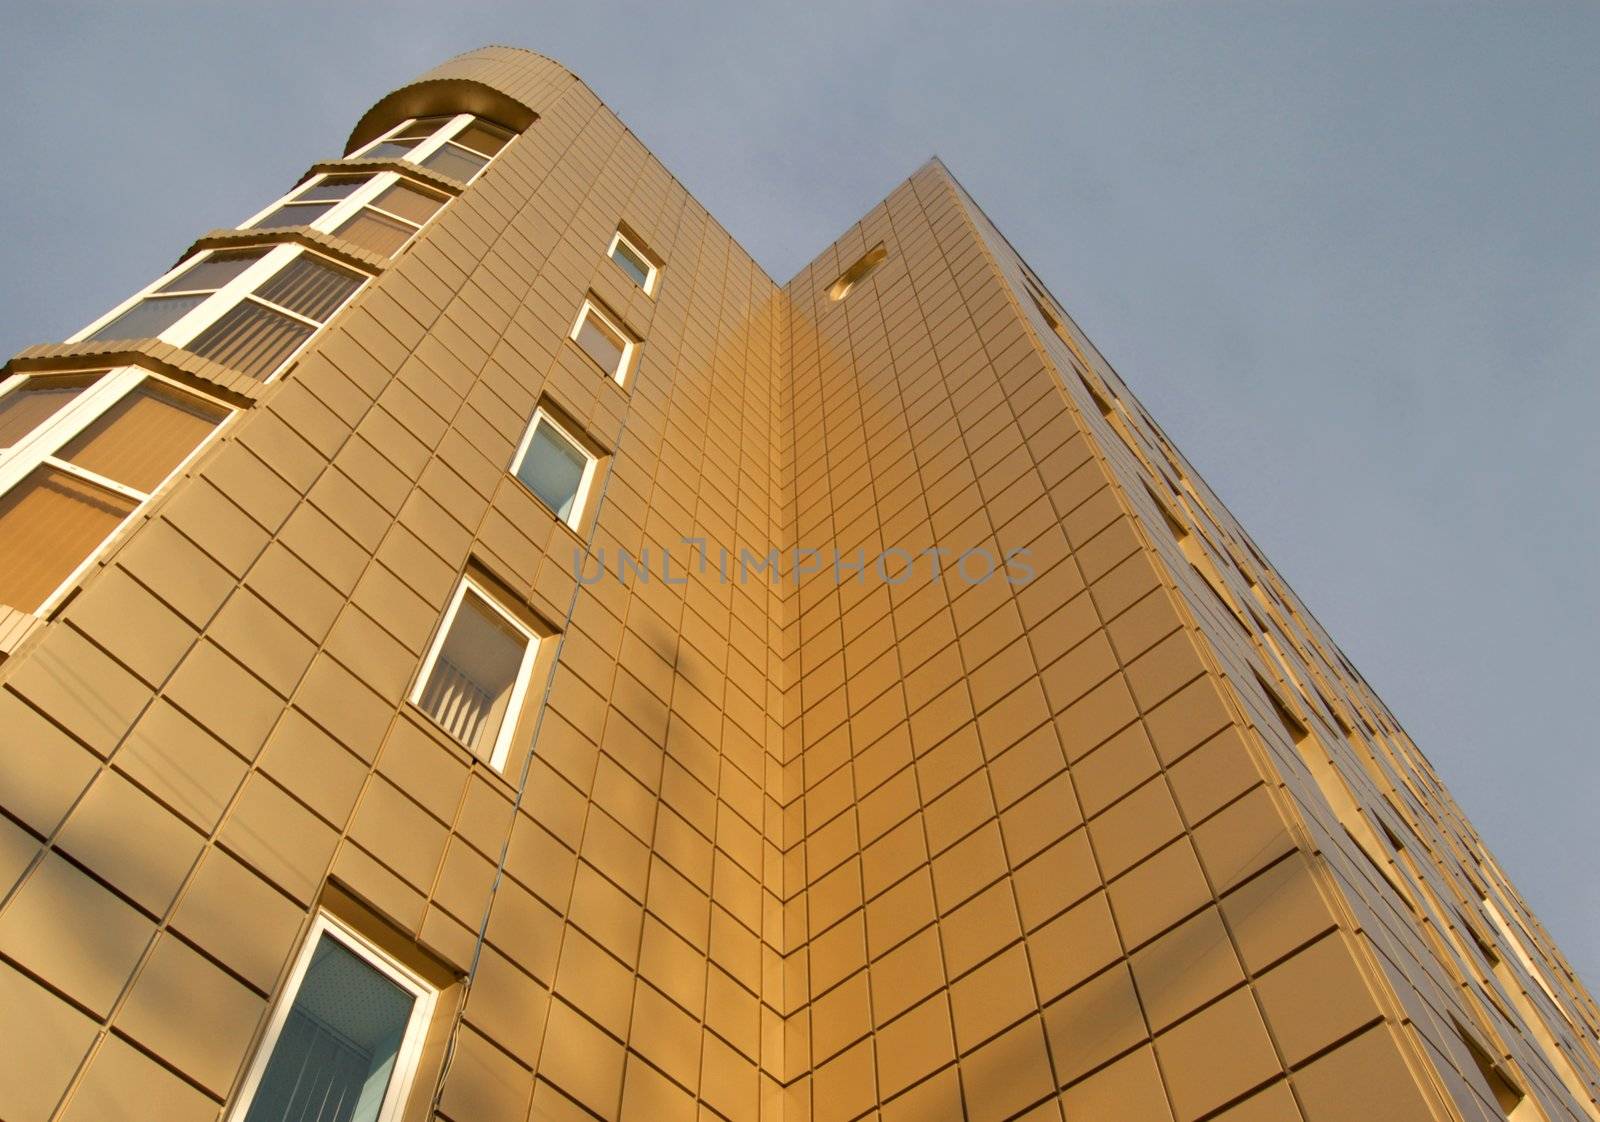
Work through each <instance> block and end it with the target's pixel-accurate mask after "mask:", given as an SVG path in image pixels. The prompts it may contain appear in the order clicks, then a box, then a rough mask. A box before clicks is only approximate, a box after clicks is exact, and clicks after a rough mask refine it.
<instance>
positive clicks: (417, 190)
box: [243, 171, 447, 257]
mask: <svg viewBox="0 0 1600 1122" xmlns="http://www.w3.org/2000/svg"><path fill="white" fill-rule="evenodd" d="M446 201H447V200H446V199H445V197H444V196H443V195H441V194H438V193H437V192H434V191H429V190H427V189H426V188H423V187H419V186H417V185H416V184H414V183H411V182H409V181H408V180H406V179H404V178H402V177H401V176H400V174H399V173H398V172H392V171H385V172H380V173H378V174H376V175H319V176H317V177H315V178H314V179H312V180H311V182H309V183H308V184H307V185H306V186H304V187H301V188H299V189H297V190H295V191H292V192H290V193H289V194H288V195H287V196H285V197H284V198H283V199H281V200H280V201H278V202H276V203H274V204H272V206H271V207H269V208H268V209H267V210H265V211H263V212H262V213H260V214H258V215H256V216H254V217H253V218H250V219H248V220H247V221H246V222H245V223H244V227H243V228H245V229H255V230H263V229H272V228H276V227H281V226H309V227H311V228H312V229H313V230H320V231H322V232H323V233H329V234H335V235H337V236H338V237H341V238H344V239H345V240H346V241H350V242H354V243H355V244H357V245H359V246H361V247H362V248H364V249H370V250H372V251H373V252H374V253H378V254H381V255H382V256H384V257H393V256H394V255H395V254H397V253H399V252H400V250H401V249H402V248H404V247H405V244H406V243H407V242H409V241H410V240H411V237H412V235H413V234H415V233H416V232H417V231H418V230H420V229H421V228H422V227H423V226H424V225H426V224H427V222H428V219H430V218H432V217H433V216H434V215H435V214H437V213H438V211H439V208H440V207H442V206H444V204H445V202H446Z"/></svg>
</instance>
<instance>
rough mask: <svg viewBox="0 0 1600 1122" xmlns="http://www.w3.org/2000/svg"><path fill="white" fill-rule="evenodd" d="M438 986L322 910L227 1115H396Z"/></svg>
mask: <svg viewBox="0 0 1600 1122" xmlns="http://www.w3.org/2000/svg"><path fill="white" fill-rule="evenodd" d="M435 997H436V992H435V990H434V989H433V987H432V986H430V985H428V983H427V982H425V981H423V980H422V979H421V978H419V977H417V976H416V975H415V974H413V973H412V972H411V971H409V970H407V969H406V968H405V967H403V966H401V965H400V964H399V963H397V962H395V961H394V960H392V959H391V958H389V956H387V955H385V954H383V953H382V952H381V951H379V950H378V949H377V948H376V947H374V946H372V944H370V943H368V942H367V941H366V940H365V939H363V938H361V937H360V936H359V935H357V934H355V933H354V932H353V931H351V930H349V929H348V928H346V927H345V926H344V925H343V924H340V923H339V922H337V921H336V920H334V919H333V918H332V917H330V916H328V915H326V914H323V915H319V916H318V917H317V918H316V920H315V922H313V924H312V926H311V934H310V936H309V937H308V938H307V939H306V945H305V948H304V949H303V950H302V951H301V953H300V957H299V959H298V960H296V962H295V965H294V970H293V971H292V972H291V973H290V975H289V982H288V985H287V986H286V987H285V990H284V995H283V997H282V998H281V999H280V1001H279V1004H278V1007H277V1008H276V1009H275V1010H274V1011H273V1014H272V1018H271V1020H270V1021H269V1022H268V1023H267V1032H266V1037H265V1040H264V1043H263V1045H262V1048H261V1052H260V1053H259V1054H258V1056H257V1058H256V1062H255V1064H254V1065H253V1066H252V1068H251V1070H250V1073H249V1075H248V1076H247V1077H246V1078H245V1083H244V1087H243V1089H242V1091H241V1093H240V1096H239V1104H238V1106H237V1107H235V1109H234V1111H233V1113H232V1115H230V1116H229V1117H230V1122H397V1120H398V1119H399V1118H400V1115H401V1111H402V1109H403V1108H404V1105H405V1099H406V1094H407V1092H408V1091H409V1090H410V1087H411V1082H412V1078H413V1076H414V1075H415V1074H416V1070H417V1063H418V1060H419V1059H420V1058H421V1055H422V1045H423V1040H424V1038H425V1037H426V1035H427V1030H428V1023H429V1020H430V1019H431V1017H432V1014H433V1006H434V999H435Z"/></svg>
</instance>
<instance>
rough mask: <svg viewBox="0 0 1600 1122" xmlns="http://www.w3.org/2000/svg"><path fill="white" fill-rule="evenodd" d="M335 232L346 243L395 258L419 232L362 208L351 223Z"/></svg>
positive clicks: (383, 215) (351, 219) (395, 219)
mask: <svg viewBox="0 0 1600 1122" xmlns="http://www.w3.org/2000/svg"><path fill="white" fill-rule="evenodd" d="M334 232H335V233H336V234H338V235H339V236H340V237H341V238H344V239H345V240H346V241H351V242H355V243H356V245H359V246H362V247H363V248H365V249H370V250H372V251H373V252H374V253H381V254H383V256H385V257H393V256H394V255H395V254H396V253H399V252H400V247H401V246H403V245H405V244H406V242H407V241H408V240H409V239H410V237H411V235H412V234H415V233H416V232H417V228H416V227H415V226H410V225H407V224H406V223H404V222H402V221H400V220H399V219H398V218H390V217H389V216H388V215H387V214H379V213H378V212H377V211H374V210H369V209H367V208H366V207H362V208H361V209H360V210H358V211H357V212H356V213H355V214H354V215H353V216H351V218H350V221H348V222H346V223H345V224H344V225H343V226H340V227H339V228H338V229H337V230H336V231H334Z"/></svg>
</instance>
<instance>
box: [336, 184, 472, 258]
mask: <svg viewBox="0 0 1600 1122" xmlns="http://www.w3.org/2000/svg"><path fill="white" fill-rule="evenodd" d="M444 203H445V199H444V196H442V195H436V194H434V193H433V192H432V191H424V190H423V189H422V188H420V187H415V186H413V185H411V184H410V183H406V182H404V181H403V180H398V179H397V180H396V181H395V182H393V183H391V184H389V185H388V186H387V187H385V188H383V190H382V191H380V192H379V193H378V194H377V195H376V196H374V197H373V199H372V201H371V202H370V203H367V204H366V205H365V206H363V207H362V208H361V209H360V210H359V211H357V212H356V213H355V214H354V215H352V216H351V217H350V218H349V219H347V220H346V221H344V222H343V223H341V224H340V225H339V226H338V228H337V229H335V230H334V233H335V234H337V235H338V236H339V237H341V238H344V239H345V240H346V241H352V242H355V243H356V244H357V245H359V246H362V247H363V248H365V249H370V250H372V251H373V252H375V253H381V254H382V255H383V256H385V257H393V256H394V255H395V254H397V253H399V252H400V250H401V248H402V247H403V246H404V245H405V244H406V243H407V242H408V241H410V240H411V236H412V235H413V234H415V233H416V232H417V231H418V230H420V229H422V227H423V226H425V225H426V224H427V222H428V219H430V218H432V217H433V216H434V215H435V214H437V213H438V211H439V208H440V207H442V206H443V205H444Z"/></svg>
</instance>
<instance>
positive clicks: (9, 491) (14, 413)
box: [0, 367, 232, 612]
mask: <svg viewBox="0 0 1600 1122" xmlns="http://www.w3.org/2000/svg"><path fill="white" fill-rule="evenodd" d="M231 415H232V410H230V409H229V408H227V407H226V406H224V405H222V404H221V403H219V402H216V401H212V400H211V399H209V398H206V397H202V396H200V395H199V394H195V393H192V392H190V391H188V390H184V389H180V388H178V387H177V386H175V385H173V384H172V383H169V382H167V381H165V380H163V379H161V378H158V377H156V376H155V375H152V374H148V373H146V372H145V371H143V370H139V369H137V368H134V367H126V368H123V369H120V370H112V371H97V372H92V373H85V374H64V375H62V374H51V375H45V374H36V375H31V376H28V377H26V378H21V379H17V380H16V381H15V383H14V384H12V385H10V386H8V387H7V388H6V389H5V390H4V392H0V604H4V605H6V606H8V607H11V608H15V609H16V610H18V611H22V612H41V611H44V610H46V609H48V608H49V607H51V606H53V604H54V603H55V601H56V600H57V599H59V597H60V595H61V594H62V593H63V592H65V591H66V589H67V588H68V587H69V586H70V585H71V582H72V580H73V579H74V578H75V577H76V576H77V575H78V574H79V573H80V572H81V571H82V570H83V569H84V568H85V567H86V566H87V565H88V564H89V563H90V561H91V560H92V559H93V557H94V555H95V554H96V553H97V552H99V550H100V548H101V547H102V546H103V545H104V544H105V542H106V541H107V540H108V539H109V538H110V537H111V536H112V535H113V534H114V533H116V531H117V530H118V529H119V528H120V527H121V526H122V524H123V523H124V522H126V521H127V519H128V518H129V517H130V516H132V515H133V513H134V512H135V511H136V510H138V508H139V507H140V506H141V505H142V504H143V503H144V502H145V501H146V500H147V499H149V498H150V496H151V495H152V494H153V493H155V492H156V491H157V490H159V489H160V487H161V486H162V484H164V483H165V482H166V481H167V480H168V479H169V478H171V477H172V476H173V475H174V474H175V473H176V472H177V471H179V470H180V469H181V468H182V467H183V465H184V464H185V463H186V462H187V461H188V460H189V459H190V458H191V457H192V456H193V455H194V454H195V452H196V451H198V450H199V448H200V446H201V445H202V444H204V443H205V441H206V440H207V438H209V437H210V436H211V434H212V433H214V432H215V431H216V430H217V428H218V427H219V426H220V425H221V424H222V423H223V421H225V420H227V418H228V417H229V416H231Z"/></svg>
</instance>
